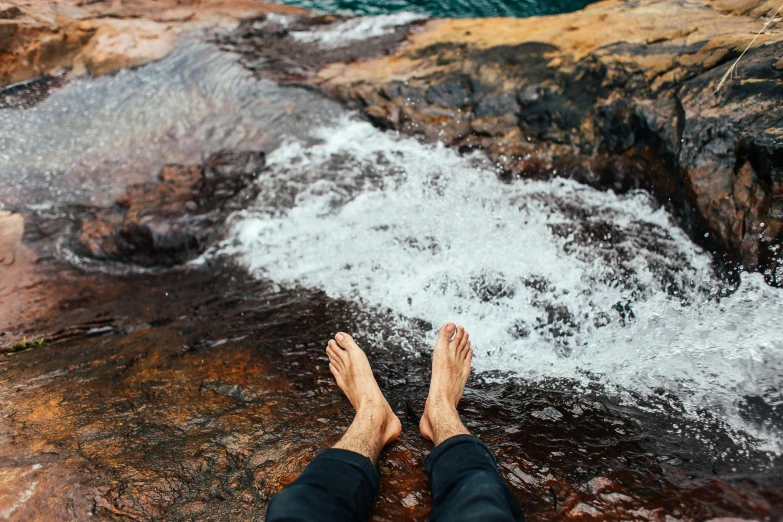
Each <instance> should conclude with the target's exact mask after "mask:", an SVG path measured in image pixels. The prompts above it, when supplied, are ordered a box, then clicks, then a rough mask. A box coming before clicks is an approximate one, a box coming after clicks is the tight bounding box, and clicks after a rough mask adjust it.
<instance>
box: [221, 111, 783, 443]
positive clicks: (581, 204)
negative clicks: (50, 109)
mask: <svg viewBox="0 0 783 522" xmlns="http://www.w3.org/2000/svg"><path fill="white" fill-rule="evenodd" d="M268 165H269V169H268V171H267V172H266V173H265V174H264V176H263V178H262V180H261V181H260V183H259V189H260V194H259V196H258V199H257V200H256V202H255V203H254V204H253V205H252V206H251V208H250V209H248V210H246V211H242V212H240V213H238V214H237V215H235V216H234V217H233V218H232V224H231V233H230V238H229V239H228V240H227V241H226V242H225V243H224V244H223V245H222V247H221V248H220V249H219V253H222V254H226V253H228V254H232V255H236V256H238V257H239V259H241V261H242V262H243V263H245V264H246V265H247V267H248V268H249V269H250V270H251V271H252V272H253V273H254V274H256V275H257V276H258V277H263V278H268V279H271V280H273V281H276V282H277V283H279V284H281V285H289V286H303V287H308V288H320V289H323V290H324V291H325V292H326V293H327V294H328V295H330V296H332V297H337V298H345V299H350V300H353V301H355V302H358V303H360V304H361V305H363V306H365V307H368V308H371V309H375V310H382V311H385V312H386V316H387V317H388V324H387V325H385V328H386V329H388V330H389V331H390V332H392V331H394V330H395V329H397V328H407V327H408V325H409V322H408V321H407V320H406V319H416V320H420V321H424V322H426V323H429V324H431V325H433V326H436V325H439V324H441V323H443V322H445V321H447V320H452V321H456V322H458V323H460V324H464V325H465V326H466V327H467V328H468V329H469V330H470V332H471V340H472V341H473V346H474V351H475V357H474V365H475V368H476V371H478V372H480V373H487V372H491V371H494V370H499V371H501V372H502V375H506V376H508V375H511V376H515V377H518V378H522V379H528V380H533V381H538V380H545V379H553V378H554V379H568V380H570V381H575V382H577V383H582V384H583V385H584V386H585V387H586V386H588V385H590V384H594V383H596V382H598V383H600V384H602V385H603V386H604V387H605V388H606V389H607V390H608V391H610V392H611V393H613V394H615V395H616V396H618V397H620V399H621V400H623V401H626V402H628V403H631V404H635V405H637V406H638V405H639V404H640V401H641V402H645V401H643V399H644V398H645V397H659V396H660V395H661V391H665V395H667V396H671V397H673V398H674V400H676V402H677V407H678V409H680V410H681V411H682V413H683V415H684V416H685V417H686V418H689V419H690V420H691V421H693V422H698V421H699V419H700V417H701V416H703V415H704V412H709V415H710V416H711V417H712V418H713V419H716V418H717V419H718V420H719V421H721V422H723V423H725V425H726V426H727V427H728V428H729V429H730V430H733V431H734V432H736V433H742V434H744V436H748V435H749V436H751V438H756V439H757V440H756V444H757V445H758V447H761V448H763V449H765V450H767V451H771V452H774V453H779V452H780V448H781V445H780V441H781V437H780V431H779V429H780V427H779V426H774V425H773V424H772V422H773V421H772V420H767V421H766V422H751V421H749V420H748V415H747V412H746V411H745V407H746V403H747V402H748V401H749V400H753V401H758V400H761V401H762V402H763V403H764V404H766V405H768V406H769V407H774V406H776V405H778V404H780V403H781V385H780V376H781V375H783V326H781V324H780V322H779V321H778V318H780V317H782V316H783V292H782V291H781V290H780V289H775V288H770V287H769V286H767V285H766V284H765V283H764V281H763V279H762V277H761V276H760V275H758V274H741V277H740V280H741V282H740V283H739V285H738V287H736V288H734V287H730V286H729V285H728V284H727V283H724V282H723V281H721V280H720V279H719V278H718V277H717V275H716V274H714V273H713V268H712V263H711V260H710V256H709V255H708V254H707V253H705V252H703V251H702V250H701V249H699V248H698V247H697V246H695V245H694V244H693V243H692V242H691V241H690V240H689V239H688V237H687V236H686V235H685V233H684V232H683V231H682V230H681V229H679V228H678V227H677V226H676V225H675V224H674V223H673V222H672V220H671V218H670V216H669V215H668V214H667V212H666V211H665V210H664V209H663V208H661V207H660V206H659V205H656V204H655V202H654V201H653V200H652V199H651V198H650V196H649V195H648V194H646V193H644V192H637V193H632V194H628V195H617V194H614V193H612V192H611V191H609V192H602V191H599V190H595V189H592V188H590V187H587V186H584V185H581V184H579V183H576V182H573V181H569V180H564V179H557V178H555V179H552V180H550V181H526V180H516V181H512V182H504V181H503V180H501V179H500V178H499V176H498V173H497V172H496V171H495V169H494V167H493V166H492V165H491V164H489V163H488V162H487V161H486V160H485V159H483V158H482V157H481V156H480V155H472V156H461V155H459V154H458V153H457V152H455V151H454V150H451V149H447V148H445V147H443V146H441V145H437V144H434V145H430V144H422V143H420V142H419V141H417V140H416V139H414V138H405V137H400V136H398V135H395V134H393V133H389V132H384V131H380V130H378V129H375V128H373V127H372V126H371V125H370V124H369V123H366V122H363V121H360V120H358V119H356V118H355V117H352V116H350V115H345V116H343V117H341V118H340V119H339V120H338V121H335V122H333V123H332V124H330V125H327V126H323V127H318V128H315V129H313V130H312V131H310V137H309V139H308V140H304V139H302V138H301V137H299V138H293V137H291V138H289V139H287V140H286V141H284V143H283V145H282V146H281V147H279V148H277V149H276V150H274V151H273V152H272V153H271V154H270V155H269V156H268ZM336 326H338V325H336ZM428 333H429V332H426V331H413V332H410V333H409V337H408V339H407V343H408V347H409V348H410V349H411V351H412V352H415V351H416V350H418V349H419V348H420V346H421V345H422V343H427V342H429V337H430V336H428ZM495 374H496V372H495ZM640 398H641V399H640ZM645 404H647V405H648V407H649V403H647V402H645Z"/></svg>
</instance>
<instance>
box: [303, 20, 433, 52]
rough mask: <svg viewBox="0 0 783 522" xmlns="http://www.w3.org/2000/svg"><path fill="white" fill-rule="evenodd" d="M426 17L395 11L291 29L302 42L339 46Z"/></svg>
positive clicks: (379, 34) (390, 31)
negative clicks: (300, 29)
mask: <svg viewBox="0 0 783 522" xmlns="http://www.w3.org/2000/svg"><path fill="white" fill-rule="evenodd" d="M425 18H426V17H424V16H422V15H418V14H415V13H406V12H402V13H395V14H385V15H377V16H360V17H355V18H349V19H348V20H345V21H343V22H338V23H335V24H331V25H328V26H324V27H323V28H314V29H312V30H308V31H291V33H290V34H291V36H292V37H294V38H295V39H297V40H299V41H302V42H318V44H319V45H321V46H322V47H326V48H331V47H339V46H343V45H345V43H346V42H351V41H356V40H367V39H369V38H378V37H379V36H383V35H386V34H391V33H392V32H394V30H395V28H396V27H399V26H401V25H406V24H409V23H412V22H416V21H418V20H423V19H425Z"/></svg>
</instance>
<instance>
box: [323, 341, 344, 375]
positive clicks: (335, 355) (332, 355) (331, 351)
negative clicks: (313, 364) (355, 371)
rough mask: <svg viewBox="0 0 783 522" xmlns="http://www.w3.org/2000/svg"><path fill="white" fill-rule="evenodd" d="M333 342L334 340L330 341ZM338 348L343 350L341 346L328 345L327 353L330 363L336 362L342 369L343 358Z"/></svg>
mask: <svg viewBox="0 0 783 522" xmlns="http://www.w3.org/2000/svg"><path fill="white" fill-rule="evenodd" d="M331 342H332V341H330V343H331ZM338 350H339V351H342V350H340V349H339V348H333V347H332V345H331V344H330V345H329V346H327V347H326V355H328V356H329V362H330V363H332V364H334V365H335V366H336V367H337V368H338V369H341V370H342V368H343V360H342V358H341V357H340V354H339V352H338Z"/></svg>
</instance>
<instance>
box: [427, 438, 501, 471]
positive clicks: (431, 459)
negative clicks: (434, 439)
mask: <svg viewBox="0 0 783 522" xmlns="http://www.w3.org/2000/svg"><path fill="white" fill-rule="evenodd" d="M461 444H476V445H478V446H481V447H482V448H483V449H484V451H486V452H487V455H489V457H490V458H491V459H492V462H494V463H495V467H497V462H495V457H494V456H493V455H492V452H491V451H489V448H488V447H487V445H486V444H484V443H483V442H482V441H481V439H479V438H478V437H474V436H473V435H454V436H453V437H450V438H448V439H446V440H444V441H443V442H441V443H440V444H438V445H437V446H435V449H433V450H432V451H431V452H430V454H429V455H427V458H425V459H424V471H425V472H426V473H427V476H430V475H431V474H432V468H433V467H434V466H435V463H436V462H437V461H438V459H439V458H440V457H441V456H443V454H444V453H446V452H447V451H449V450H450V449H452V448H454V447H456V446H459V445H461Z"/></svg>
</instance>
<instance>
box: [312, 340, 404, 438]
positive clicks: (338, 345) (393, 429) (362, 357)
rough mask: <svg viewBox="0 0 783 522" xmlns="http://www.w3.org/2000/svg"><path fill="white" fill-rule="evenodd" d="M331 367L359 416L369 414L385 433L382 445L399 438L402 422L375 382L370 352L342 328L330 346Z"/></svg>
mask: <svg viewBox="0 0 783 522" xmlns="http://www.w3.org/2000/svg"><path fill="white" fill-rule="evenodd" d="M326 353H327V354H328V355H329V370H330V371H331V372H332V375H334V378H335V380H336V381H337V385H338V386H339V387H340V389H341V390H342V391H343V393H345V396H346V397H348V400H349V401H351V404H352V405H353V407H354V409H355V410H356V414H357V416H366V417H367V418H368V419H371V422H372V423H373V424H374V425H375V428H376V433H377V434H378V435H380V436H381V440H380V442H381V443H382V444H381V447H383V446H385V445H386V444H389V443H390V442H393V441H395V440H397V437H399V436H400V432H401V431H402V424H401V423H400V420H399V419H398V418H397V416H396V415H395V414H394V412H393V411H392V409H391V407H389V403H388V402H386V398H385V397H384V396H383V393H381V389H380V388H379V387H378V383H377V382H375V377H373V374H372V369H371V368H370V361H368V360H367V355H366V354H365V353H364V351H363V350H362V349H361V348H359V346H358V345H357V344H356V343H355V342H354V340H353V338H352V337H351V336H350V335H348V334H347V333H344V332H340V333H338V334H337V335H336V336H335V338H334V339H332V340H330V341H329V343H328V346H327V347H326Z"/></svg>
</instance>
